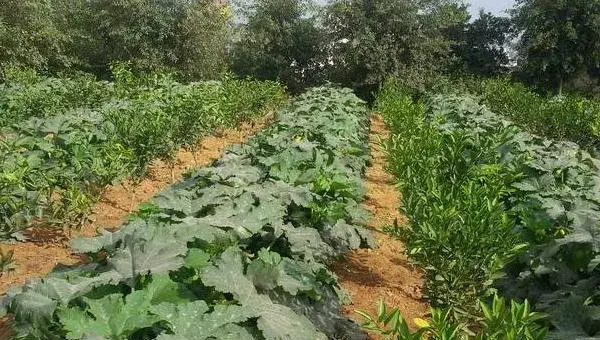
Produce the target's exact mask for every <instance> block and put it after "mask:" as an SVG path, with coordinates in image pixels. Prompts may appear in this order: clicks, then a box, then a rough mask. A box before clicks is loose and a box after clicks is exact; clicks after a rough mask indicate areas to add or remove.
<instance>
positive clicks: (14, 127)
mask: <svg viewBox="0 0 600 340" xmlns="http://www.w3.org/2000/svg"><path fill="white" fill-rule="evenodd" d="M114 72H115V79H116V80H115V82H114V83H109V82H100V81H96V80H95V79H93V78H90V77H89V76H81V77H79V78H77V77H74V78H65V79H59V78H41V77H39V76H35V75H29V76H27V74H24V75H20V76H19V77H17V76H14V78H15V79H14V80H12V81H9V82H7V83H6V84H3V85H1V87H0V110H1V111H2V118H0V119H1V120H2V126H3V128H2V131H1V132H0V161H1V162H2V169H1V170H0V216H1V218H0V238H1V239H9V238H22V237H23V235H22V233H21V231H22V230H23V229H25V228H27V227H30V226H34V225H37V226H39V225H41V226H48V225H51V226H59V227H61V226H62V227H69V226H73V225H75V226H78V225H81V224H83V223H84V221H85V218H86V215H87V214H88V213H89V209H90V207H91V206H92V205H93V204H94V203H95V202H96V200H97V199H98V197H99V196H100V195H101V193H102V192H103V190H104V188H105V187H106V186H107V185H108V184H116V183H119V182H120V181H122V180H124V179H127V178H132V179H134V180H136V179H139V178H141V177H142V176H143V175H144V174H145V173H146V171H147V168H148V165H149V164H150V163H151V162H152V161H153V160H155V159H163V160H165V161H167V162H169V161H170V160H172V159H173V157H174V155H175V153H176V152H177V150H178V149H179V148H180V147H181V146H187V147H194V145H195V143H196V141H197V140H198V139H199V138H200V137H202V136H204V135H206V134H208V133H211V132H213V131H215V130H216V129H217V128H221V127H231V126H234V125H236V124H237V123H238V122H239V121H241V120H244V119H248V118H250V117H253V116H256V115H261V114H265V113H266V112H268V111H269V110H271V109H273V108H276V107H277V106H278V105H279V104H280V103H281V102H282V100H283V99H284V91H283V89H282V88H281V87H280V86H279V85H277V84H276V83H271V82H257V81H251V80H236V79H229V78H225V79H223V80H222V81H219V82H216V81H215V82H202V83H191V84H181V83H177V82H175V81H174V80H173V79H172V78H171V77H170V76H168V75H156V76H154V77H151V76H148V77H135V76H133V75H132V74H131V73H130V72H128V71H126V70H123V69H119V68H117V69H115V71H114ZM32 77H33V79H30V78H32Z"/></svg>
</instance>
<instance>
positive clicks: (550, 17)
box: [513, 0, 600, 94]
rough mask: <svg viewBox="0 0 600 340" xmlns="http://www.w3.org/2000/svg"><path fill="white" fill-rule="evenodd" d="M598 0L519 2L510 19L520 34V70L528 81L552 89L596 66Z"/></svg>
mask: <svg viewBox="0 0 600 340" xmlns="http://www.w3.org/2000/svg"><path fill="white" fill-rule="evenodd" d="M599 14H600V3H599V2H598V1H585V0H578V1H569V2H566V1H552V0H519V1H517V6H516V8H515V10H514V11H513V19H514V21H515V24H516V26H517V28H518V29H519V30H520V31H521V32H520V33H522V37H521V40H520V46H519V50H520V51H519V52H520V55H521V59H522V63H521V65H520V68H522V69H523V71H524V72H525V73H526V74H527V75H528V76H529V77H530V78H532V82H534V83H537V84H540V83H541V85H542V86H544V85H545V86H547V87H554V88H556V89H557V90H558V93H559V94H562V88H563V82H565V81H568V80H570V79H573V78H574V77H576V76H578V75H581V74H582V73H584V72H586V71H592V72H594V70H597V69H598V64H599V63H600V54H599V53H598V51H599V50H600V27H598V25H597V23H598V15H599Z"/></svg>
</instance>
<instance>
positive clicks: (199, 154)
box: [0, 116, 271, 339]
mask: <svg viewBox="0 0 600 340" xmlns="http://www.w3.org/2000/svg"><path fill="white" fill-rule="evenodd" d="M270 117H271V116H269V117H266V118H261V119H259V120H255V121H250V122H245V123H242V124H241V125H240V126H238V127H237V128H235V129H224V130H220V131H217V132H216V133H215V134H213V135H212V136H207V137H205V138H203V139H202V140H200V141H199V142H198V145H197V147H196V148H195V149H196V150H195V151H190V150H187V149H181V150H179V152H178V153H177V157H176V158H175V161H174V162H173V164H172V165H171V164H166V163H165V162H162V161H155V162H153V163H152V164H151V166H150V170H149V173H148V175H147V176H146V177H145V178H143V179H142V180H141V181H140V182H139V183H132V182H129V181H126V182H125V183H123V184H121V185H119V186H109V187H108V188H106V190H105V192H104V193H103V195H102V197H101V198H100V201H99V202H98V203H97V204H96V205H95V206H94V208H93V210H92V214H91V215H90V216H89V221H88V222H87V223H85V224H84V225H83V227H82V228H81V230H78V231H73V232H72V233H66V232H65V231H63V230H62V229H60V228H32V229H30V230H27V232H26V234H27V235H28V236H29V237H30V240H29V241H28V242H19V243H15V244H8V245H0V247H2V250H4V251H10V250H12V251H14V259H15V264H16V269H15V271H13V272H11V273H8V274H4V275H3V276H2V277H0V296H1V295H3V294H4V293H6V291H7V290H8V288H9V287H10V286H12V285H18V284H23V283H25V282H26V281H27V280H28V279H30V278H33V277H39V276H43V275H45V274H47V273H48V272H50V271H51V270H52V269H53V268H54V267H55V266H56V265H57V264H59V263H62V264H66V265H71V264H74V263H77V262H80V261H81V260H82V258H81V256H79V255H78V254H74V253H72V252H71V251H70V248H69V241H70V240H71V239H72V238H74V237H77V236H93V235H95V234H96V230H97V229H98V228H105V229H109V230H110V229H114V228H117V227H118V226H119V225H120V224H121V223H122V222H123V220H124V218H125V217H126V216H127V215H129V214H130V213H131V212H133V211H135V210H136V209H137V207H138V206H139V205H140V204H141V203H143V202H145V201H147V200H148V199H150V198H151V197H152V196H154V195H155V194H157V193H158V192H159V191H161V190H162V189H164V188H166V187H167V186H169V185H171V184H172V183H173V181H177V180H179V179H180V178H181V177H182V175H183V174H184V173H185V172H186V171H189V170H190V169H193V168H198V167H201V166H204V165H207V164H208V163H210V162H212V161H214V160H215V159H217V158H219V157H220V155H221V154H222V153H223V151H224V149H225V148H226V147H227V146H229V145H232V144H236V143H242V142H244V141H245V140H246V138H248V137H249V136H250V135H252V134H254V133H255V132H257V131H259V130H260V129H262V128H263V127H264V126H265V125H266V124H267V122H268V121H269V120H270ZM0 328H1V327H0ZM0 339H4V337H2V334H1V331H0Z"/></svg>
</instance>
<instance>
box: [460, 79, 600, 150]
mask: <svg viewBox="0 0 600 340" xmlns="http://www.w3.org/2000/svg"><path fill="white" fill-rule="evenodd" d="M470 90H471V91H472V92H474V93H478V94H480V95H481V97H482V98H481V99H482V103H483V104H485V105H486V106H487V107H489V108H490V110H492V111H494V112H496V113H499V114H502V115H505V116H506V117H507V118H509V119H511V120H512V121H514V122H516V123H518V124H519V125H521V126H523V127H525V128H527V129H528V130H530V131H531V132H533V133H536V134H539V135H542V136H546V137H548V138H553V139H558V140H570V141H573V142H575V143H578V144H579V145H581V146H583V147H584V148H587V149H590V150H593V149H600V129H599V127H600V103H599V102H598V101H597V100H587V99H584V98H581V97H578V96H575V95H569V96H566V97H563V98H556V99H550V98H547V97H545V96H542V95H539V94H537V93H535V92H533V91H532V90H531V89H529V88H527V87H525V86H524V85H521V84H519V83H513V82H511V81H510V80H508V79H505V78H499V79H487V80H483V81H482V82H475V84H473V85H472V86H470Z"/></svg>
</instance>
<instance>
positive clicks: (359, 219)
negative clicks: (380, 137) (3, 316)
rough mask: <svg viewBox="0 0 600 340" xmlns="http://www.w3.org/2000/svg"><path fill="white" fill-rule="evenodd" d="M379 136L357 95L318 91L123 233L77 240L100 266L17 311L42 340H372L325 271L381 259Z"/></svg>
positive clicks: (45, 283)
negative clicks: (371, 139) (366, 192)
mask: <svg viewBox="0 0 600 340" xmlns="http://www.w3.org/2000/svg"><path fill="white" fill-rule="evenodd" d="M367 132H368V116H367V110H366V106H365V104H364V103H363V102H362V101H360V100H359V99H358V98H356V97H355V96H354V95H353V94H352V93H351V92H350V91H349V90H334V89H329V88H317V89H313V90H311V91H309V92H307V93H306V94H304V95H302V96H300V97H299V98H297V99H296V100H295V101H294V102H293V103H291V104H290V105H289V106H287V107H286V108H284V109H283V110H282V111H281V112H280V113H279V115H278V120H277V122H276V123H275V124H273V125H272V126H271V127H269V128H268V129H266V130H265V131H264V132H263V133H261V134H259V135H258V136H256V137H255V138H253V139H252V140H251V141H249V142H248V143H246V144H244V145H240V146H237V147H234V148H232V149H231V150H229V152H227V154H226V155H225V156H223V157H222V158H221V159H220V160H219V161H217V162H215V163H214V164H213V165H212V166H210V167H207V168H203V169H201V170H199V171H198V172H196V173H193V174H191V175H190V176H189V178H187V179H186V180H184V181H182V182H180V183H177V184H176V185H174V186H173V187H172V188H170V189H168V190H166V191H164V192H162V193H161V194H159V195H158V196H156V197H155V198H154V199H153V200H152V201H151V202H149V203H148V204H147V205H144V207H143V209H141V210H140V211H139V212H138V213H137V214H135V215H134V216H133V217H132V220H131V221H130V222H129V223H126V224H125V225H124V226H123V227H122V228H121V229H120V230H118V231H116V232H112V233H111V232H108V231H104V232H102V234H101V235H99V236H98V237H95V238H88V239H79V240H76V241H75V242H74V243H73V247H74V249H75V250H76V251H78V252H81V253H85V254H88V256H89V258H90V259H91V262H90V263H88V264H86V265H81V266H76V267H73V268H69V269H63V270H57V271H54V272H53V273H51V274H50V275H48V276H47V277H46V278H44V279H41V280H33V281H31V282H30V283H28V284H26V285H25V286H23V287H21V288H19V289H15V290H13V291H11V292H10V293H9V294H8V296H7V297H6V298H5V300H4V306H5V308H6V309H7V311H9V312H10V313H12V314H13V316H14V318H15V320H14V322H15V325H16V329H18V331H19V332H20V335H21V336H29V337H31V338H46V339H54V338H56V339H61V338H68V339H80V338H99V339H104V338H106V339H122V338H135V339H142V338H156V337H158V338H163V339H212V338H217V339H227V338H234V337H235V338H242V339H256V338H258V339H262V338H264V339H321V338H323V339H324V338H328V337H329V338H340V339H347V338H355V337H361V336H362V335H361V334H362V333H361V331H360V329H359V327H358V326H357V325H356V324H353V323H352V322H350V321H349V320H347V319H346V318H345V317H343V316H341V315H340V299H341V298H342V297H343V295H342V292H341V291H340V290H339V289H338V288H337V286H336V284H335V282H336V279H335V277H334V276H333V275H332V274H331V273H330V272H329V270H328V269H327V268H326V267H325V264H326V263H328V262H329V261H331V260H333V259H334V258H335V257H337V256H340V255H342V254H344V253H345V252H347V251H349V250H351V249H356V248H359V247H366V246H373V244H372V236H371V234H370V232H369V231H367V230H366V229H364V228H363V227H362V226H361V225H362V224H364V222H365V219H366V218H367V215H366V214H365V212H364V210H362V209H361V207H360V206H359V202H360V201H361V200H362V199H363V188H362V179H361V176H362V173H363V170H364V168H365V166H366V163H367V161H368V149H367V144H366V138H367Z"/></svg>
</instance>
